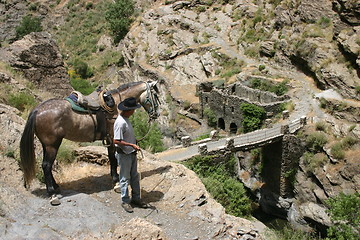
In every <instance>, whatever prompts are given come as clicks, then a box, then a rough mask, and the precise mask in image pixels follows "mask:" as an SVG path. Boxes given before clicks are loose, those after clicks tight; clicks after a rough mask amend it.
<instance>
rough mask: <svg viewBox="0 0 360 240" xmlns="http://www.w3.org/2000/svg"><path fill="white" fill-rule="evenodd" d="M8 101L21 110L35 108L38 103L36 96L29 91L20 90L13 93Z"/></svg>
mask: <svg viewBox="0 0 360 240" xmlns="http://www.w3.org/2000/svg"><path fill="white" fill-rule="evenodd" d="M8 103H9V105H10V106H13V107H15V108H17V109H19V110H20V111H24V110H26V109H30V108H33V107H34V106H35V104H36V101H35V98H34V96H32V95H30V94H28V93H24V92H19V93H15V94H11V95H10V97H9V99H8Z"/></svg>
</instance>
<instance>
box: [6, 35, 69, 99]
mask: <svg viewBox="0 0 360 240" xmlns="http://www.w3.org/2000/svg"><path fill="white" fill-rule="evenodd" d="M0 53H1V54H0V60H2V61H5V62H7V63H9V64H10V65H11V66H12V67H13V68H15V69H16V70H19V71H21V72H23V73H24V77H25V78H27V79H28V80H29V81H31V82H33V83H34V84H35V85H36V86H37V87H39V88H41V89H44V90H47V91H49V92H51V93H53V94H54V95H55V96H56V97H64V96H67V95H68V94H69V93H70V92H71V91H72V90H73V88H72V87H71V85H70V79H69V75H68V74H67V71H66V68H65V65H64V61H63V58H62V56H61V53H60V51H59V48H58V46H57V44H56V42H55V41H54V40H53V38H52V36H51V35H50V34H49V33H46V32H33V33H30V34H28V35H26V36H25V37H24V38H23V39H21V40H18V41H16V42H14V43H13V44H11V45H10V46H9V47H7V48H4V49H1V50H0Z"/></svg>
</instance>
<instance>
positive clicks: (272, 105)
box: [197, 76, 290, 134]
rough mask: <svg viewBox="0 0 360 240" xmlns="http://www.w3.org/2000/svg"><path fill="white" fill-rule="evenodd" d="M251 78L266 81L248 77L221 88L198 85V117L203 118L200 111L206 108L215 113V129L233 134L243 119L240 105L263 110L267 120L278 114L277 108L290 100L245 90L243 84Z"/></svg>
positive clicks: (251, 89) (210, 83) (211, 85)
mask: <svg viewBox="0 0 360 240" xmlns="http://www.w3.org/2000/svg"><path fill="white" fill-rule="evenodd" d="M254 78H257V79H259V78H260V79H261V80H266V81H269V79H267V78H264V77H259V76H249V77H247V79H246V80H245V81H239V82H236V83H234V84H231V85H228V86H225V87H223V86H222V87H217V86H215V84H214V83H213V82H203V83H200V84H198V85H197V94H198V96H199V102H200V115H201V117H202V118H204V117H206V116H205V114H204V110H206V109H207V108H208V109H210V110H211V111H212V112H214V113H215V115H216V117H217V127H218V128H219V129H222V130H224V131H227V132H230V133H234V134H236V133H237V131H238V129H239V128H241V127H242V121H243V116H242V112H241V110H240V105H241V104H242V103H249V104H255V105H257V106H260V107H263V108H264V110H265V112H266V114H267V117H272V116H274V115H275V114H278V113H279V112H281V111H282V109H281V104H283V103H286V102H288V101H290V97H289V96H287V95H283V96H277V95H276V94H274V93H272V92H267V91H261V90H258V89H253V88H250V87H247V86H246V85H245V83H246V82H249V81H251V80H252V79H254Z"/></svg>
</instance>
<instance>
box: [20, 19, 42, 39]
mask: <svg viewBox="0 0 360 240" xmlns="http://www.w3.org/2000/svg"><path fill="white" fill-rule="evenodd" d="M15 31H16V39H21V38H22V37H24V36H25V35H27V34H29V33H32V32H41V31H42V27H41V20H40V18H38V17H33V16H31V15H27V16H25V17H23V19H22V21H21V23H20V25H19V26H17V27H16V29H15Z"/></svg>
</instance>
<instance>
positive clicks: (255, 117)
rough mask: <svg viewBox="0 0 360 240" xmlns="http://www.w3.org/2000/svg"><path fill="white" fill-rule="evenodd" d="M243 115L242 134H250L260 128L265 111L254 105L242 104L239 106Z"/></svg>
mask: <svg viewBox="0 0 360 240" xmlns="http://www.w3.org/2000/svg"><path fill="white" fill-rule="evenodd" d="M240 110H241V112H242V113H243V129H244V132H251V131H254V130H257V129H259V128H260V127H261V125H262V122H263V120H264V119H265V110H264V108H262V107H259V106H256V105H254V104H249V103H243V104H241V105H240Z"/></svg>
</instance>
